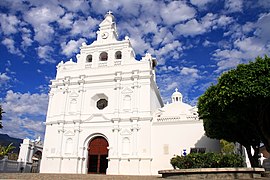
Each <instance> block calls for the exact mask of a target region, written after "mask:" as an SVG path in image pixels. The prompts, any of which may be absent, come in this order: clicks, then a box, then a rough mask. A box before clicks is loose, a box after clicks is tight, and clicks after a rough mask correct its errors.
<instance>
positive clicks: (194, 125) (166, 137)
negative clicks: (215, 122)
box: [151, 121, 220, 174]
mask: <svg viewBox="0 0 270 180" xmlns="http://www.w3.org/2000/svg"><path fill="white" fill-rule="evenodd" d="M151 136H152V147H151V148H152V156H153V162H152V173H153V174H157V172H158V170H164V169H172V166H171V164H170V159H171V158H172V157H173V156H174V155H181V154H182V153H183V149H186V151H187V153H189V151H190V148H192V147H198V148H200V147H201V148H206V151H207V152H219V151H220V147H219V143H218V142H217V141H216V140H210V139H209V138H205V136H204V129H203V124H202V122H198V121H197V122H184V123H181V122H178V123H160V124H157V123H156V124H154V125H153V126H152V133H151ZM201 140H203V142H201ZM166 146H167V148H166Z"/></svg>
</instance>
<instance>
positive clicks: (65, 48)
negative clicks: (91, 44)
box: [61, 38, 86, 57]
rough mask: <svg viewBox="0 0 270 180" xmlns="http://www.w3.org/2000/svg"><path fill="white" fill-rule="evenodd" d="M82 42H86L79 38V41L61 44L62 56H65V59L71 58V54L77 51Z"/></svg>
mask: <svg viewBox="0 0 270 180" xmlns="http://www.w3.org/2000/svg"><path fill="white" fill-rule="evenodd" d="M83 42H86V39H84V38H80V39H79V40H77V41H75V40H70V41H69V42H68V43H65V42H63V43H61V48H62V52H61V53H62V54H64V55H66V56H67V57H69V56H71V55H72V54H73V53H76V52H78V51H79V47H80V46H81V45H82V43H83Z"/></svg>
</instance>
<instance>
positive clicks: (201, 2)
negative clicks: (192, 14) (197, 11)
mask: <svg viewBox="0 0 270 180" xmlns="http://www.w3.org/2000/svg"><path fill="white" fill-rule="evenodd" d="M213 1H215V0H190V2H191V4H193V5H195V6H197V7H199V8H203V9H204V8H205V7H206V6H207V4H209V3H211V2H213Z"/></svg>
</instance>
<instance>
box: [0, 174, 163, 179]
mask: <svg viewBox="0 0 270 180" xmlns="http://www.w3.org/2000/svg"><path fill="white" fill-rule="evenodd" d="M0 179H27V180H34V179H38V180H68V179H79V180H80V179H91V180H96V179H97V180H99V179H105V180H114V179H117V180H118V179H119V180H162V178H161V177H158V176H122V175H121V176H116V175H115V176H113V175H97V174H39V173H0Z"/></svg>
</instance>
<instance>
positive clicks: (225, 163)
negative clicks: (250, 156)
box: [171, 153, 244, 169]
mask: <svg viewBox="0 0 270 180" xmlns="http://www.w3.org/2000/svg"><path fill="white" fill-rule="evenodd" d="M171 164H172V166H173V168H174V169H176V168H179V169H190V168H222V167H243V166H244V159H243V157H242V156H240V155H237V154H221V153H190V154H188V155H186V156H175V157H173V158H172V159H171Z"/></svg>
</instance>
